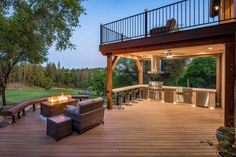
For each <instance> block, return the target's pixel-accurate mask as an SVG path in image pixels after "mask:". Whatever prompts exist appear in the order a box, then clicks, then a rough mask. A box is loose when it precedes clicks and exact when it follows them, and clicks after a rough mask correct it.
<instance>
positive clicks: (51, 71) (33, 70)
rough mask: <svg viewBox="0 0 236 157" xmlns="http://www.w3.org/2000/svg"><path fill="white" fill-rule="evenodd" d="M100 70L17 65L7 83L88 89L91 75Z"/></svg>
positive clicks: (52, 64)
mask: <svg viewBox="0 0 236 157" xmlns="http://www.w3.org/2000/svg"><path fill="white" fill-rule="evenodd" d="M99 70H102V68H93V69H88V68H84V69H65V68H64V67H61V66H60V63H58V64H57V65H55V64H54V63H48V64H47V65H46V67H43V66H42V65H34V64H19V65H17V66H16V67H15V68H14V70H13V72H12V73H11V75H10V77H9V82H10V83H11V82H14V83H15V82H18V83H22V84H32V85H34V86H37V87H42V88H45V89H50V88H51V87H71V88H82V89H84V88H88V87H89V86H90V84H91V78H92V75H94V73H95V72H97V71H99Z"/></svg>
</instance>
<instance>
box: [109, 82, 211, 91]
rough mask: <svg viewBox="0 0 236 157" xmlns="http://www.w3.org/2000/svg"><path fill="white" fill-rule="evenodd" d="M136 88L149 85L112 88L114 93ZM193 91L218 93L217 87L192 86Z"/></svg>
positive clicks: (165, 87) (171, 87)
mask: <svg viewBox="0 0 236 157" xmlns="http://www.w3.org/2000/svg"><path fill="white" fill-rule="evenodd" d="M135 88H148V85H146V84H142V85H132V86H126V87H121V88H115V89H112V92H113V93H119V92H123V91H127V90H132V89H135ZM177 88H178V87H175V86H162V89H172V90H176V89H177ZM192 90H193V92H200V91H202V92H210V93H216V89H207V88H192Z"/></svg>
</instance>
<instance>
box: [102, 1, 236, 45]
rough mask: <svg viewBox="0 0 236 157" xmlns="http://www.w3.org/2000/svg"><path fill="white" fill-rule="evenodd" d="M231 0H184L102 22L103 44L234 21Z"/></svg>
mask: <svg viewBox="0 0 236 157" xmlns="http://www.w3.org/2000/svg"><path fill="white" fill-rule="evenodd" d="M234 6H235V4H233V1H232V0H182V1H180V2H177V3H173V4H170V5H167V6H163V7H160V8H156V9H153V10H149V11H148V10H145V11H144V12H143V13H140V14H136V15H133V16H129V17H126V18H123V19H120V20H117V21H113V22H110V23H107V24H104V25H101V26H100V42H101V45H102V44H108V43H114V42H121V41H126V40H132V39H137V38H142V37H148V36H152V35H162V34H166V33H173V32H176V31H183V30H187V29H194V28H199V27H206V26H210V25H214V24H220V23H224V21H230V20H231V21H233V20H234V19H235V10H234V9H236V8H234Z"/></svg>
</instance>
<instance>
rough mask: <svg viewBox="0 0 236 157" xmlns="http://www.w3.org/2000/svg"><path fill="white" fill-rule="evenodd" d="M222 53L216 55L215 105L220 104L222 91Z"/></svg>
mask: <svg viewBox="0 0 236 157" xmlns="http://www.w3.org/2000/svg"><path fill="white" fill-rule="evenodd" d="M221 62H222V55H217V56H216V105H217V106H218V107H220V106H221V91H222V83H221V82H222V63H221Z"/></svg>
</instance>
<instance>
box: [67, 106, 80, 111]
mask: <svg viewBox="0 0 236 157" xmlns="http://www.w3.org/2000/svg"><path fill="white" fill-rule="evenodd" d="M67 109H68V110H70V111H73V112H78V111H77V107H75V106H71V105H67Z"/></svg>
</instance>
